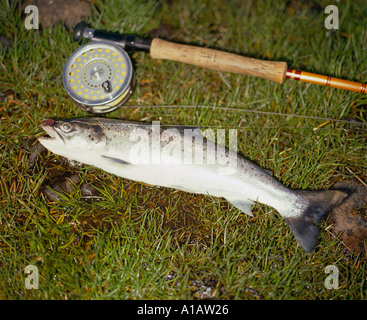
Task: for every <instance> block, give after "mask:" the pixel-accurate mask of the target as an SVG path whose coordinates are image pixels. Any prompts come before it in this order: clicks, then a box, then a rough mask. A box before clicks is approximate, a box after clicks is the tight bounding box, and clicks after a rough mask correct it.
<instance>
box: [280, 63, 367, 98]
mask: <svg viewBox="0 0 367 320" xmlns="http://www.w3.org/2000/svg"><path fill="white" fill-rule="evenodd" d="M286 78H288V79H292V80H300V81H304V82H310V83H314V84H319V85H322V86H327V87H333V88H338V89H344V90H349V91H355V92H359V93H363V94H367V84H366V83H359V82H354V81H349V80H343V79H338V78H333V77H328V76H323V75H321V74H315V73H310V72H304V71H299V70H294V69H288V70H287V72H286Z"/></svg>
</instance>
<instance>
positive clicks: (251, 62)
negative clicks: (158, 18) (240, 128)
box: [150, 38, 287, 83]
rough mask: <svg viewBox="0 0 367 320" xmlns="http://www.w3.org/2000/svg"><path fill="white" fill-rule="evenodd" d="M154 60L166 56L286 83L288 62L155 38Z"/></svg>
mask: <svg viewBox="0 0 367 320" xmlns="http://www.w3.org/2000/svg"><path fill="white" fill-rule="evenodd" d="M150 55H151V57H152V58H153V59H166V60H173V61H178V62H184V63H188V64H191V65H194V66H198V67H203V68H207V69H213V70H218V71H224V72H232V73H240V74H245V75H249V76H255V77H260V78H264V79H268V80H272V81H275V82H278V83H283V81H284V79H285V75H286V71H287V63H286V62H277V61H266V60H258V59H253V58H247V57H243V56H240V55H236V54H233V53H229V52H223V51H219V50H214V49H208V48H201V47H195V46H190V45H184V44H178V43H173V42H169V41H166V40H162V39H159V38H154V39H153V40H152V44H151V47H150Z"/></svg>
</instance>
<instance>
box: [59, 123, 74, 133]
mask: <svg viewBox="0 0 367 320" xmlns="http://www.w3.org/2000/svg"><path fill="white" fill-rule="evenodd" d="M71 128H72V126H71V124H70V123H67V122H65V123H63V124H62V125H61V129H62V131H64V132H69V131H70V130H71Z"/></svg>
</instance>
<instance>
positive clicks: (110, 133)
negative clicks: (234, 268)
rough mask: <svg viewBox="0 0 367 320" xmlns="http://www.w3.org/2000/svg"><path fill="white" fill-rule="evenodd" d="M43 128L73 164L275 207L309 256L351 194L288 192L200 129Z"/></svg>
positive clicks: (46, 142) (52, 147)
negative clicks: (328, 217)
mask: <svg viewBox="0 0 367 320" xmlns="http://www.w3.org/2000/svg"><path fill="white" fill-rule="evenodd" d="M41 127H42V129H43V130H44V131H45V132H46V133H47V134H48V136H42V137H39V138H38V140H39V142H40V143H41V144H42V145H43V146H44V147H45V148H46V149H48V150H49V151H51V152H53V153H55V154H57V155H59V156H63V157H65V158H67V159H69V160H74V161H77V162H81V163H84V164H87V165H92V166H95V167H97V168H100V169H102V170H104V171H106V172H109V173H111V174H114V175H117V176H119V177H122V178H126V179H130V180H134V181H138V182H142V183H146V184H150V185H154V186H161V187H167V188H174V189H178V190H182V191H185V192H190V193H194V194H204V195H210V196H214V197H221V198H225V199H226V200H227V201H229V202H230V203H231V204H232V205H233V206H234V207H236V208H238V209H239V210H241V211H242V212H244V213H246V214H248V215H250V216H252V205H253V204H255V203H261V204H264V205H267V206H270V207H272V208H274V209H275V210H276V211H277V212H278V213H279V214H280V215H281V216H282V217H283V218H284V220H285V222H286V223H287V224H288V226H289V228H290V229H291V231H292V233H293V235H294V237H295V239H296V240H297V242H298V243H299V245H300V246H301V247H302V248H303V249H304V250H305V251H306V252H312V251H313V249H314V247H315V245H316V242H317V237H318V234H319V228H318V227H317V224H319V223H320V221H321V218H322V217H323V216H324V214H326V213H328V212H330V211H332V210H333V209H334V208H335V207H337V206H338V205H339V204H341V203H342V202H343V201H344V199H345V198H346V197H348V194H347V193H345V192H343V191H341V190H298V189H292V188H289V187H287V186H286V185H284V184H282V183H281V182H280V181H279V180H278V179H276V178H275V177H274V176H273V175H272V174H271V173H270V172H269V170H266V169H263V168H261V167H260V166H259V165H257V164H256V163H254V162H252V161H250V160H248V159H247V158H246V157H244V156H243V155H241V154H239V153H237V150H234V149H233V148H232V149H230V148H226V147H225V146H224V145H223V144H220V143H217V142H215V141H212V140H213V139H207V138H206V137H205V136H204V135H203V131H202V130H201V129H200V128H197V127H187V126H161V125H160V123H159V122H157V121H153V122H152V123H145V122H134V121H126V120H120V119H111V118H101V117H85V118H72V119H58V120H52V119H46V120H42V122H41Z"/></svg>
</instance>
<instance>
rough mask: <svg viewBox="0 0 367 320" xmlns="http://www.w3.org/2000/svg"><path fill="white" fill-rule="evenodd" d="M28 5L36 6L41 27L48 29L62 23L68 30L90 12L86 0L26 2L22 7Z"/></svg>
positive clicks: (89, 6) (88, 2)
mask: <svg viewBox="0 0 367 320" xmlns="http://www.w3.org/2000/svg"><path fill="white" fill-rule="evenodd" d="M30 4H33V5H36V6H37V8H38V12H39V20H40V23H41V25H42V27H50V26H53V25H55V24H57V23H59V22H62V23H64V25H65V27H66V28H67V29H69V30H72V29H73V28H74V26H75V25H76V24H77V23H78V22H80V21H82V20H84V19H85V18H86V17H87V16H88V15H89V13H90V10H91V1H87V0H63V1H56V0H37V1H29V0H28V1H26V2H25V4H24V6H25V7H26V6H27V5H30Z"/></svg>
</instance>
